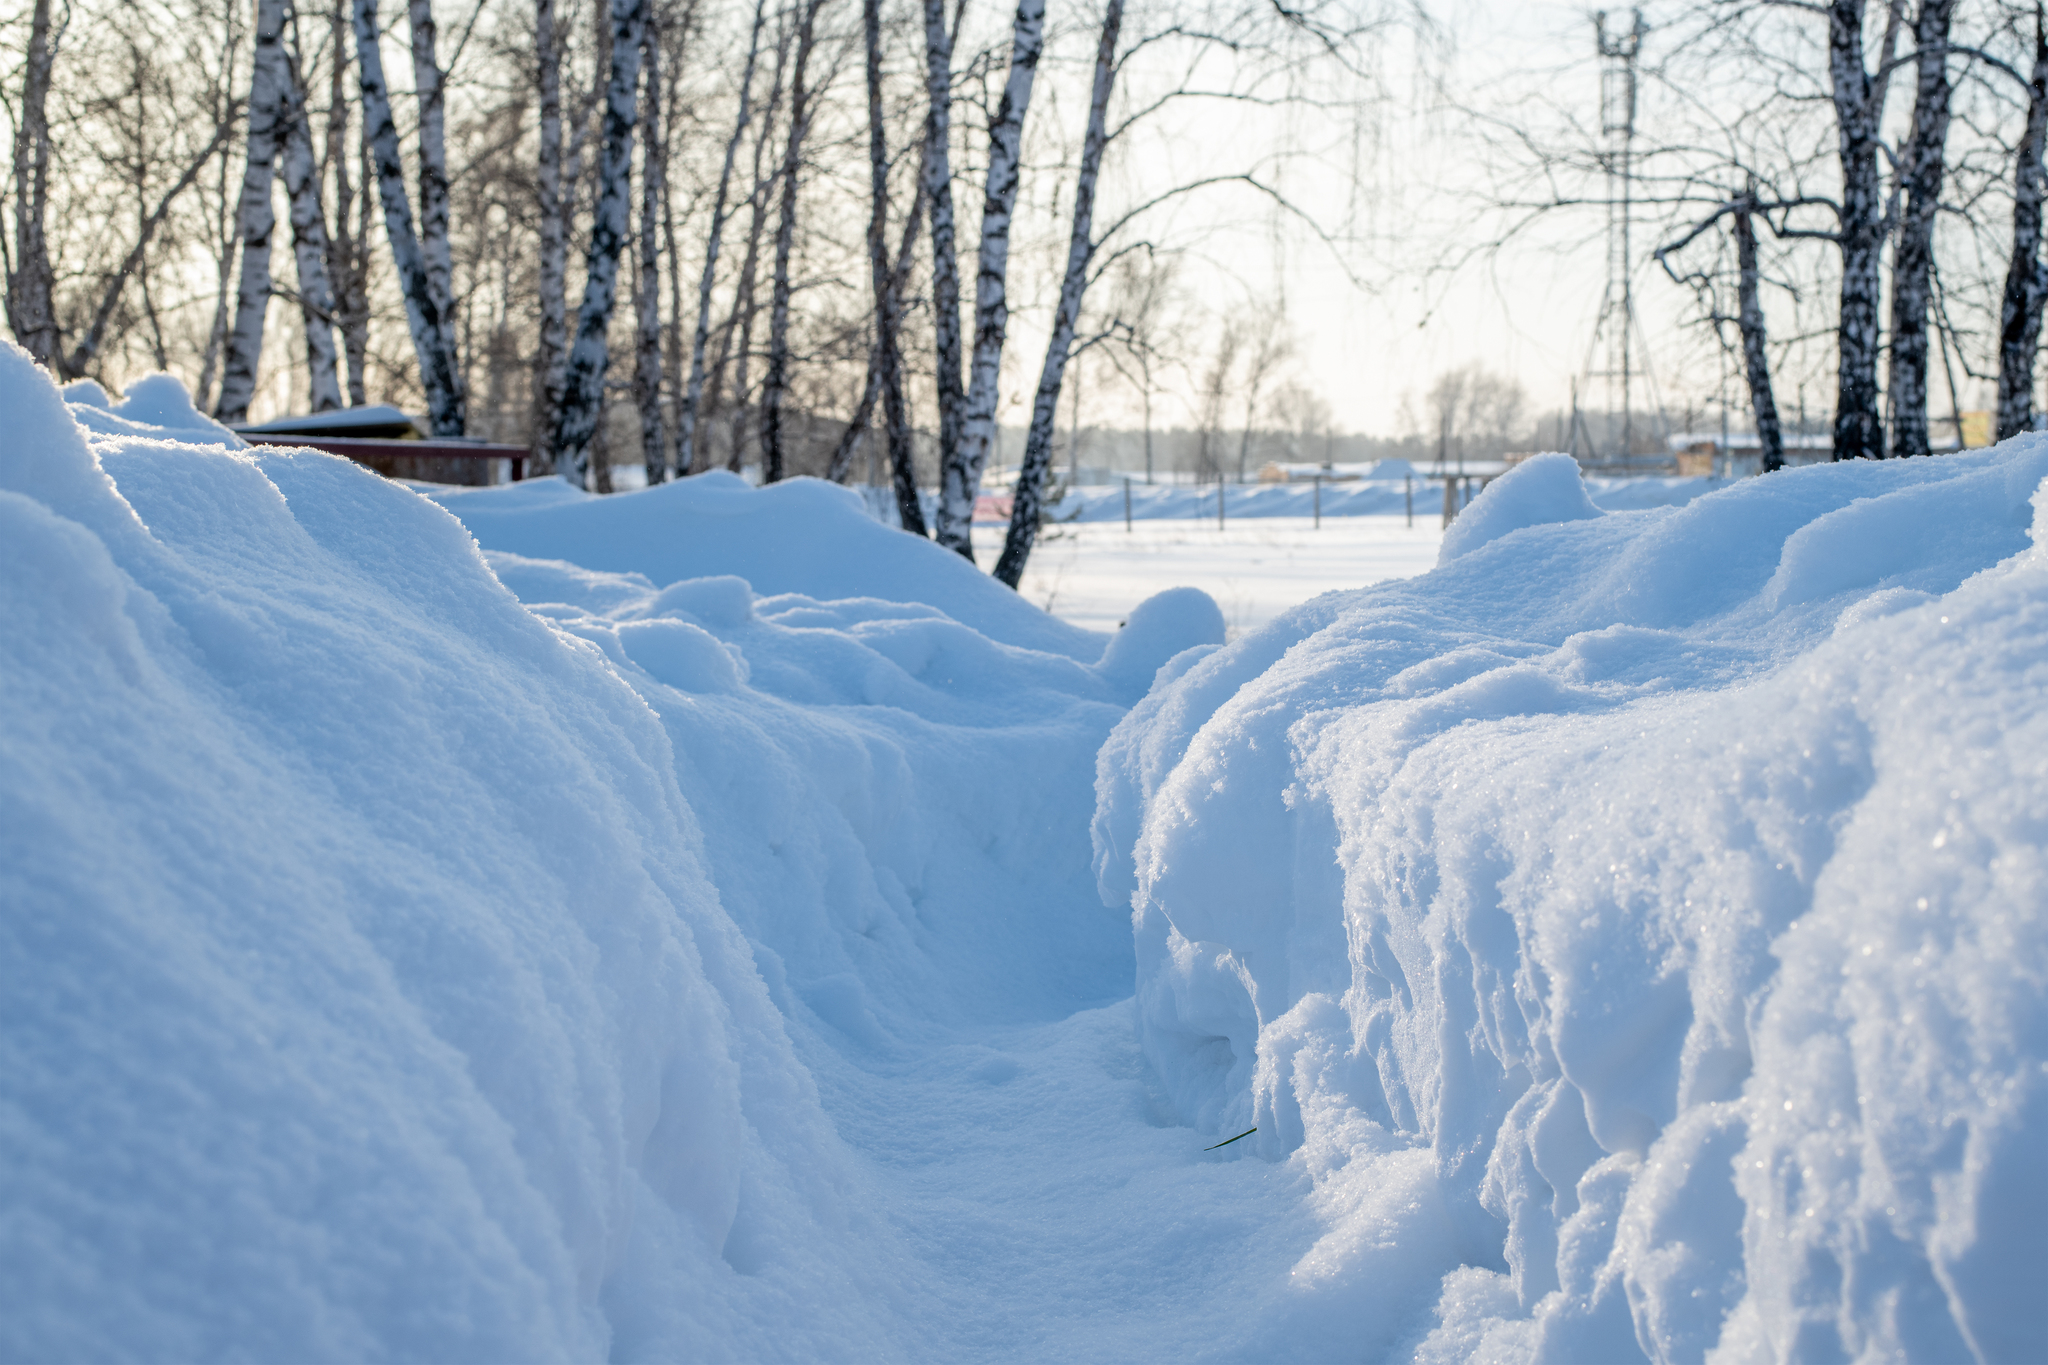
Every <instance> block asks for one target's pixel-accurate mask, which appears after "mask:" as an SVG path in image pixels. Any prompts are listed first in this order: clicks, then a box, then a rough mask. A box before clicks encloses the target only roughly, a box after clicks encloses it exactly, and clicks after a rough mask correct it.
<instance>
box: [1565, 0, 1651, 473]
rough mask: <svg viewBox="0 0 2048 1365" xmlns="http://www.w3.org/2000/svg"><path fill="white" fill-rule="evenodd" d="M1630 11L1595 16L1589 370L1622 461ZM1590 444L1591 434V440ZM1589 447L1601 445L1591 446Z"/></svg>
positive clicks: (1631, 435)
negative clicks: (1597, 252)
mask: <svg viewBox="0 0 2048 1365" xmlns="http://www.w3.org/2000/svg"><path fill="white" fill-rule="evenodd" d="M1629 15H1630V24H1629V27H1628V28H1627V29H1625V30H1620V31H1616V32H1609V31H1608V27H1607V11H1605V10H1602V11H1600V12H1599V13H1598V14H1595V15H1594V16H1593V24H1594V28H1595V31H1596V33H1597V35H1598V38H1599V44H1600V135H1601V137H1602V138H1604V139H1605V141H1606V149H1605V151H1604V152H1603V153H1602V154H1601V158H1600V159H1601V163H1602V166H1603V167H1604V169H1605V170H1606V172H1607V288H1606V291H1605V292H1604V293H1603V294H1602V295H1601V297H1600V318H1599V321H1598V322H1596V323H1595V324H1594V327H1593V346H1592V350H1591V353H1590V354H1589V355H1588V356H1587V371H1588V374H1587V377H1588V378H1593V377H1596V376H1597V377H1598V378H1601V379H1604V380H1605V381H1606V389H1607V410H1608V413H1609V414H1610V417H1611V415H1612V414H1613V412H1614V411H1615V409H1616V406H1617V404H1618V405H1619V408H1620V411H1621V449H1620V451H1619V452H1617V453H1618V455H1619V458H1620V462H1622V463H1626V462H1627V461H1628V459H1629V457H1630V456H1631V455H1632V454H1633V453H1634V450H1635V408H1634V396H1635V395H1634V386H1635V377H1636V375H1637V374H1638V373H1640V372H1641V367H1639V366H1638V365H1637V364H1636V345H1637V338H1638V335H1639V333H1638V330H1637V324H1636V301H1635V283H1634V279H1633V275H1632V272H1631V270H1630V268H1629V267H1630V254H1631V247H1630V241H1629V228H1630V225H1631V221H1632V218H1633V213H1632V209H1633V202H1632V200H1633V194H1634V189H1635V167H1634V165H1633V164H1632V158H1633V156H1634V152H1635V137H1636V57H1637V54H1639V53H1640V52H1641V51H1642V49H1643V35H1644V34H1646V33H1648V32H1649V31H1650V29H1649V25H1647V24H1645V23H1644V22H1643V12H1642V11H1641V10H1640V9H1636V10H1631V11H1630V12H1629ZM1596 356H1598V357H1600V358H1601V359H1602V360H1603V361H1604V362H1605V367H1604V368H1603V369H1599V370H1595V369H1593V368H1592V365H1593V361H1594V357H1596ZM1576 444H1577V443H1576V441H1575V442H1574V445H1576ZM1591 444H1592V443H1591V441H1590V440H1589V441H1588V445H1589V447H1590V446H1591ZM1574 453H1576V451H1575V452H1574ZM1588 453H1589V454H1596V455H1597V454H1598V453H1599V452H1597V451H1594V450H1590V449H1589V451H1588Z"/></svg>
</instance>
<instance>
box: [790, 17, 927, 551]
mask: <svg viewBox="0 0 2048 1365" xmlns="http://www.w3.org/2000/svg"><path fill="white" fill-rule="evenodd" d="M861 32H862V36H863V37H864V39H865V40H866V48H867V84H868V183H869V187H870V195H871V201H870V202H871V208H870V212H869V215H868V267H869V274H870V275H871V276H872V277H873V282H874V298H875V359H876V366H877V368H878V369H879V371H880V379H881V389H882V420H883V425H884V428H885V430H886V431H887V433H888V440H889V472H890V482H891V485H892V487H893V488H894V490H895V493H896V515H897V519H898V522H899V524H900V525H901V526H902V528H903V529H904V530H906V531H908V532H910V533H911V534H912V535H918V536H922V535H924V534H925V533H926V532H925V524H924V508H923V506H922V504H921V503H920V501H919V499H918V496H917V470H916V467H915V464H914V462H913V452H912V449H911V443H910V418H909V414H908V413H907V412H906V410H905V408H904V404H903V359H902V354H901V352H900V351H899V349H898V345H899V336H898V333H899V330H900V328H901V325H902V311H901V308H900V306H899V304H898V301H897V298H896V291H895V289H894V288H893V287H892V281H891V279H890V269H889V265H890V262H889V235H888V234H889V144H888V137H887V129H886V128H885V127H884V125H883V122H882V4H881V0H862V4H861ZM778 453H779V452H778ZM778 463H779V461H778ZM777 472H778V474H779V472H780V471H779V469H778V471H777Z"/></svg>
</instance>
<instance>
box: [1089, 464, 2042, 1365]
mask: <svg viewBox="0 0 2048 1365" xmlns="http://www.w3.org/2000/svg"><path fill="white" fill-rule="evenodd" d="M2044 475H2048V440H2044V439H2043V438H2039V437H2035V438H2028V439H2026V440H2024V441H2018V442H2013V443H2009V444H2008V445H2007V446H2005V447H2002V448H2000V449H1999V450H1998V451H1995V452H1992V453H1989V454H1984V455H1973V456H1967V457H1959V458H1948V459H1941V460H1918V461H1912V462H1899V463H1895V464H1887V465H1853V466H1835V467H1830V468H1818V469H1812V470H1806V471H1798V472H1793V473H1789V474H1780V475H1774V476H1772V477H1770V478H1768V479H1759V480H1752V481H1748V482H1745V483H1743V484H1742V485H1740V486H1738V487H1736V488H1734V489H1731V490H1728V491H1726V492H1723V493H1721V494H1719V495H1717V496H1714V497H1711V498H1706V499H1702V500H1700V501H1697V502H1694V503H1692V504H1690V505H1689V506H1687V507H1684V508H1681V509H1673V510H1670V511H1666V512H1654V513H1638V514H1632V515H1627V516H1603V515H1602V514H1601V513H1600V511H1599V509H1597V508H1596V507H1594V506H1593V505H1592V503H1591V502H1590V501H1589V500H1588V499H1587V497H1586V494H1585V492H1584V491H1583V489H1582V488H1581V486H1580V483H1579V479H1578V473H1577V470H1576V468H1575V467H1573V465H1572V464H1571V462H1570V461H1569V460H1568V459H1567V458H1566V457H1563V456H1546V457H1542V458H1541V459H1539V460H1538V461H1535V462H1532V463H1531V464H1530V465H1527V466H1524V467H1522V468H1521V469H1519V470H1517V471H1516V472H1514V473H1513V474H1511V475H1510V476H1509V477H1508V478H1506V479H1504V480H1502V481H1501V482H1500V483H1499V484H1497V485H1495V486H1494V487H1493V488H1492V489H1491V490H1489V492H1488V494H1487V495H1486V496H1485V497H1482V498H1481V499H1480V500H1479V502H1477V503H1475V504H1474V506H1473V507H1472V509H1471V510H1470V511H1469V512H1468V513H1467V514H1466V515H1465V516H1464V517H1463V518H1461V519H1460V521H1459V522H1458V523H1457V524H1456V525H1455V526H1453V528H1452V529H1451V532H1450V534H1449V535H1448V536H1447V537H1446V538H1445V542H1444V546H1443V564H1442V567H1440V568H1439V570H1438V571H1437V572H1436V573H1434V574H1431V575H1429V576H1427V577H1425V578H1420V579H1415V580H1410V581H1407V582H1404V583H1398V584H1385V585H1382V586H1380V587H1378V588H1375V589H1372V590H1369V591H1367V592H1363V593H1358V594H1352V595H1342V594H1333V595H1330V596H1327V597H1324V598H1321V599H1318V600H1317V601H1315V602H1311V603H1309V604H1307V605H1305V606H1303V607H1301V608H1299V609H1297V610H1296V611H1295V612H1293V613H1292V614H1291V615H1289V616H1287V617H1284V618H1282V619H1281V620H1279V621H1277V622H1275V623H1274V624H1273V625H1272V626H1270V627H1268V628H1267V629H1266V630H1264V631H1262V632H1260V633H1259V634H1257V635H1255V636H1253V637H1251V638H1248V639H1246V640H1243V641H1241V642H1239V643H1238V644H1236V645H1234V646H1232V647H1231V648H1229V649H1227V650H1224V651H1221V652H1217V653H1213V654H1210V655H1208V656H1207V657H1205V658H1203V659H1201V661H1200V662H1199V663H1194V664H1193V665H1192V666H1189V664H1188V663H1187V662H1186V661H1182V662H1180V663H1177V664H1176V665H1175V669H1174V671H1176V672H1178V673H1179V675H1180V676H1178V677H1177V678H1175V679H1173V680H1172V681H1170V682H1168V683H1165V684H1164V685H1162V686H1161V687H1159V688H1157V689H1155V690H1154V691H1153V693H1152V694H1151V695H1150V696H1149V697H1148V698H1147V699H1146V700H1145V702H1144V703H1142V704H1141V705H1140V707H1139V708H1138V709H1137V710H1136V711H1135V712H1134V713H1133V714H1132V716H1131V717H1130V718H1129V719H1128V720H1126V721H1125V722H1124V724H1123V725H1122V726H1121V727H1119V729H1118V731H1117V733H1116V735H1115V737H1114V738H1113V739H1112V740H1111V742H1110V744H1109V745H1108V746H1107V747H1106V748H1105V749H1104V751H1103V755H1102V767H1101V782H1100V789H1101V796H1102V800H1101V805H1100V807H1099V809H1098V812H1097V818H1096V837H1097V853H1098V862H1099V870H1100V875H1101V885H1102V891H1103V895H1104V899H1105V901H1107V902H1109V903H1111V904H1115V905H1123V904H1126V903H1128V904H1130V905H1132V906H1133V907H1134V908H1135V912H1136V914H1135V923H1136V927H1137V938H1138V951H1139V969H1138V970H1139V988H1138V989H1139V1012H1140V1026H1141V1028H1142V1030H1143V1033H1144V1039H1145V1051H1146V1055H1147V1057H1148V1058H1149V1059H1150V1060H1151V1061H1152V1063H1153V1064H1154V1066H1155V1067H1157V1068H1158V1070H1159V1073H1160V1075H1161V1076H1162V1078H1163V1080H1164V1082H1165V1085H1166V1088H1167V1091H1168V1093H1169V1094H1170V1096H1171V1098H1172V1100H1173V1104H1174V1107H1175V1109H1176V1111H1177V1112H1179V1113H1180V1114H1182V1115H1184V1116H1186V1117H1187V1118H1188V1119H1189V1120H1190V1121H1192V1122H1194V1123H1195V1124H1196V1125H1197V1126H1199V1127H1202V1128H1204V1129H1205V1130H1208V1131H1212V1132H1217V1133H1229V1132H1235V1131H1237V1130H1239V1129H1241V1128H1245V1127H1249V1126H1250V1125H1252V1124H1254V1123H1256V1124H1258V1125H1259V1133H1258V1134H1257V1136H1256V1137H1255V1138H1253V1139H1251V1140H1250V1142H1251V1143H1256V1144H1257V1147H1258V1151H1259V1154H1260V1156H1261V1157H1263V1158H1264V1159H1266V1160H1282V1159H1285V1160H1287V1161H1288V1162H1290V1163H1298V1164H1300V1165H1302V1166H1303V1167H1304V1168H1305V1169H1306V1170H1308V1171H1309V1172H1310V1173H1312V1174H1313V1175H1314V1177H1315V1181H1316V1193H1315V1195H1314V1196H1313V1198H1314V1200H1315V1201H1316V1202H1317V1203H1318V1204H1319V1206H1320V1207H1321V1208H1322V1209H1323V1210H1324V1216H1325V1218H1326V1220H1327V1224H1328V1229H1329V1230H1328V1233H1327V1235H1326V1236H1325V1238H1324V1240H1323V1242H1322V1243H1321V1244H1320V1245H1319V1246H1318V1248H1317V1249H1316V1251H1315V1252H1314V1253H1313V1254H1311V1255H1310V1256H1308V1257H1306V1258H1304V1259H1303V1261H1302V1262H1301V1263H1300V1264H1299V1265H1297V1266H1296V1267H1295V1274H1296V1276H1297V1279H1298V1281H1300V1282H1301V1283H1304V1284H1307V1285H1312V1286H1318V1287H1320V1294H1321V1295H1322V1296H1325V1297H1330V1296H1337V1297H1341V1298H1342V1299H1344V1300H1345V1301H1347V1302H1349V1303H1358V1302H1371V1301H1375V1300H1376V1301H1379V1302H1380V1303H1381V1304H1383V1305H1384V1307H1385V1310H1386V1311H1385V1313H1384V1314H1383V1315H1382V1316H1380V1317H1378V1318H1377V1319H1375V1318H1373V1317H1372V1316H1370V1315H1365V1314H1360V1315H1358V1316H1357V1317H1355V1318H1354V1319H1353V1320H1352V1321H1351V1322H1350V1323H1348V1324H1347V1330H1349V1331H1351V1332H1353V1333H1355V1335H1354V1336H1352V1337H1351V1340H1352V1342H1353V1343H1354V1347H1353V1349H1363V1350H1364V1352H1365V1354H1366V1355H1367V1356H1368V1357H1369V1358H1370V1357H1373V1356H1376V1355H1378V1354H1379V1353H1381V1352H1383V1351H1386V1350H1389V1349H1391V1348H1393V1347H1395V1346H1396V1345H1398V1344H1399V1343H1400V1341H1401V1338H1402V1336H1403V1334H1404V1333H1405V1332H1407V1331H1412V1330H1414V1326H1415V1324H1414V1323H1413V1322H1412V1321H1404V1316H1403V1315H1404V1307H1405V1305H1404V1302H1403V1301H1404V1299H1407V1298H1409V1297H1410V1296H1411V1295H1413V1294H1414V1293H1415V1292H1416V1291H1425V1295H1424V1296H1425V1297H1427V1298H1436V1299H1437V1302H1436V1308H1435V1312H1436V1316H1437V1318H1438V1321H1437V1323H1436V1324H1435V1326H1434V1329H1433V1331H1432V1332H1431V1334H1430V1336H1429V1337H1428V1339H1427V1340H1426V1341H1425V1342H1423V1343H1422V1345H1421V1348H1420V1355H1421V1356H1422V1358H1425V1359H1430V1360H1446V1361H1449V1360H1465V1359H1529V1358H1533V1359H1539V1360H1552V1361H1558V1362H1571V1361H1587V1360H1623V1359H1633V1358H1636V1357H1637V1355H1638V1354H1639V1353H1641V1354H1647V1355H1649V1356H1651V1357H1652V1358H1654V1359H1657V1360H1669V1361H1686V1360H1693V1361H1696V1360H1701V1359H1704V1358H1705V1357H1706V1356H1707V1355H1708V1354H1709V1353H1717V1354H1716V1358H1718V1359H1726V1360H1753V1359H1798V1360H1837V1359H1849V1358H1854V1359H1894V1358H1901V1357H1905V1358H1912V1359H1951V1358H1968V1357H1969V1356H1971V1355H1973V1354H1974V1355H1975V1356H1977V1357H1978V1358H1980V1359H1986V1360H1999V1361H2010V1360H2019V1359H2024V1358H2027V1357H2029V1356H2031V1355H2032V1354H2034V1353H2035V1352H2036V1351H2037V1350H2038V1347H2039V1341H2040V1326H2041V1317H2040V1308H2039V1301H2038V1295H2039V1289H2040V1285H2041V1276H2042V1271H2043V1268H2044V1263H2048V1258H2044V1255H2043V1253H2042V1251H2041V1249H2040V1243H2039V1230H2040V1228H2041V1227H2042V1225H2043V1223H2044V1220H2048V1173H2044V1170H2043V1167H2042V1163H2041V1162H2040V1160H2039V1157H2040V1153H2041V1150H2042V1141H2043V1137H2044V1134H2048V1002H2044V998H2043V994H2042V986H2043V972H2044V968H2048V881H2044V872H2048V867H2044V858H2043V841H2044V836H2048V716H2044V712H2043V708H2042V706H2041V700H2040V699H2041V696H2042V689H2043V687H2044V685H2048V549H2044V548H2043V547H2041V546H2032V547H2030V545H2029V539H2028V526H2029V521H2030V516H2031V520H2032V524H2033V526H2034V528H2035V530H2036V532H2037V534H2038V533H2039V532H2041V530H2042V529H2043V528H2044V527H2048V492H2043V493H2037V492H2036V489H2037V488H2038V487H2039V486H2040V484H2041V481H2042V478H2043V476H2044ZM2030 497H2031V501H2032V505H2031V508H2030V505H2029V503H2030ZM1247 1145H1249V1144H1247ZM1439 1277H1442V1289H1441V1295H1440V1297H1438V1296H1437V1295H1436V1294H1435V1293H1434V1292H1428V1291H1429V1290H1430V1287H1432V1286H1434V1284H1435V1282H1436V1281H1437V1279H1438V1278H1439Z"/></svg>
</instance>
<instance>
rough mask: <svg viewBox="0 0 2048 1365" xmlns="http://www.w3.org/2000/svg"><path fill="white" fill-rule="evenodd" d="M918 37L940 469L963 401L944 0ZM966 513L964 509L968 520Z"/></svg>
mask: <svg viewBox="0 0 2048 1365" xmlns="http://www.w3.org/2000/svg"><path fill="white" fill-rule="evenodd" d="M924 39H925V100H926V103H927V105H928V113H927V114H926V117H925V150H924V165H923V167H922V170H921V182H922V189H923V198H924V200H925V201H926V202H927V203H928V204H929V205H930V207H931V215H932V339H933V343H934V350H935V351H936V352H937V355H936V359H937V361H938V365H937V369H936V370H935V372H934V379H935V382H936V387H937V389H938V404H939V468H940V469H941V470H944V469H946V468H947V467H949V466H952V465H957V464H958V463H959V462H960V419H961V417H962V415H963V411H962V410H963V409H964V407H965V406H966V402H967V395H966V393H965V392H964V391H963V390H962V388H961V383H960V253H959V249H958V247H957V246H956V245H955V242H954V224H953V159H952V141H953V35H952V34H951V33H949V32H948V31H947V29H946V0H924ZM898 311H899V313H900V311H901V308H900V304H899V305H898ZM942 482H943V480H942ZM972 513H973V509H972V508H971V507H970V508H969V516H970V518H971V517H972ZM954 548H956V549H957V548H959V547H958V546H955V547H954ZM971 548H972V547H971V546H970V547H969V549H971Z"/></svg>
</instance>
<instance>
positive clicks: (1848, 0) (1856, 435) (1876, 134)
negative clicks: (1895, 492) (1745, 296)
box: [1828, 0, 1904, 460]
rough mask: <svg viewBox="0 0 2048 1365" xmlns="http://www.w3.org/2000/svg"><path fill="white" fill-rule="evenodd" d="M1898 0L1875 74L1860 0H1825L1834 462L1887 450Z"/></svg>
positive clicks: (1875, 456) (1901, 1) (1881, 455)
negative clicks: (1835, 255) (1880, 374)
mask: <svg viewBox="0 0 2048 1365" xmlns="http://www.w3.org/2000/svg"><path fill="white" fill-rule="evenodd" d="M1903 4H1904V0H1892V4H1891V10H1890V18H1889V19H1888V20H1887V26H1886V31H1885V40H1884V46H1883V50H1882V53H1881V56H1880V60H1879V64H1878V75H1877V76H1876V77H1872V75H1871V74H1870V73H1869V72H1868V71H1866V70H1865V69H1864V65H1863V9H1864V0H1830V3H1829V5H1828V72H1829V80H1830V85H1831V93H1832V95H1833V99H1834V106H1835V122H1836V133H1837V141H1838V146H1839V149H1840V154H1841V161H1842V211H1841V219H1840V222H1839V224H1838V226H1837V233H1838V241H1839V244H1840V247H1841V252H1842V293H1841V320H1840V326H1839V333H1838V342H1837V352H1838V355H1837V368H1836V395H1835V450H1834V458H1836V459H1837V460H1859V459H1872V460H1881V459H1883V458H1884V453H1885V449H1884V422H1883V420H1882V418H1881V417H1880V415H1879V413H1878V407H1877V356H1878V351H1879V349H1880V346H1881V342H1882V337H1881V336H1880V333H1879V327H1878V297H1879V292H1880V287H1881V267H1882V258H1883V253H1884V239H1885V235H1886V233H1885V229H1886V224H1885V215H1884V205H1883V202H1882V193H1881V192H1882V189H1883V185H1882V182H1881V179H1880V176H1879V170H1878V149H1879V145H1880V142H1881V135H1882V132H1883V129H1882V126H1881V125H1882V124H1883V121H1884V95H1885V82H1886V79H1887V76H1888V74H1889V67H1890V63H1891V56H1892V52H1893V51H1894V49H1895V47H1896V44H1897V36H1898V24H1899V11H1900V7H1901V6H1902V5H1903Z"/></svg>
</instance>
